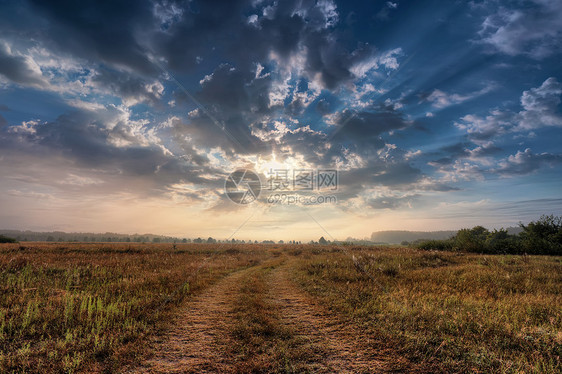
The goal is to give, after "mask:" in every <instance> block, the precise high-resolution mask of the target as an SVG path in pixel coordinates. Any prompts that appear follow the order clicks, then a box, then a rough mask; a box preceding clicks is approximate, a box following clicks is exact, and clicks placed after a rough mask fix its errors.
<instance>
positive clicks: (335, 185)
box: [0, 0, 562, 242]
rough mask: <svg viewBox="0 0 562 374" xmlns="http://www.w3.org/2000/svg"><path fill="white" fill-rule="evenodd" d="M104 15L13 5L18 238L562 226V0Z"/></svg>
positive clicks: (160, 6)
mask: <svg viewBox="0 0 562 374" xmlns="http://www.w3.org/2000/svg"><path fill="white" fill-rule="evenodd" d="M86 8H87V7H83V6H81V5H80V4H58V3H54V2H40V1H33V0H30V1H24V2H13V3H12V2H5V3H2V5H0V9H1V10H2V11H1V12H0V20H1V21H0V35H1V36H0V176H1V178H0V206H2V209H0V227H11V228H13V229H14V230H31V231H62V232H69V231H70V232H91V233H95V232H100V233H105V232H110V231H113V232H114V233H119V232H151V233H154V235H167V236H177V237H190V238H193V237H202V238H203V237H205V238H206V237H213V238H228V237H235V238H238V237H248V238H253V239H252V240H260V241H262V240H275V241H278V240H289V239H288V238H291V239H290V240H300V241H303V242H304V241H305V240H306V241H309V240H317V239H318V238H319V237H321V236H323V237H325V238H326V239H327V240H334V238H348V237H353V238H363V237H368V238H370V235H371V234H372V233H373V232H377V231H389V230H399V231H401V230H405V231H455V230H458V229H460V228H468V227H474V226H477V225H482V226H484V227H487V228H489V229H499V228H501V227H504V228H507V227H515V226H517V225H518V223H519V222H523V223H528V222H530V221H535V220H537V219H538V218H539V217H540V216H541V215H543V214H548V215H549V214H553V215H557V216H558V215H562V196H561V194H560V185H561V184H562V149H561V145H560V141H559V140H560V139H561V138H562V106H561V97H562V68H561V66H560V60H561V57H562V48H561V47H562V22H561V21H560V20H561V19H562V3H560V2H556V1H526V2H523V3H520V2H506V3H501V4H500V3H497V2H493V1H476V2H466V3H464V2H451V3H446V4H440V3H435V2H431V3H430V2H425V3H421V2H418V3H408V2H403V1H396V2H391V1H375V2H371V3H368V4H366V3H364V2H360V1H352V2H343V1H332V0H319V1H283V2H271V1H232V2H224V3H222V4H214V3H209V2H201V3H199V2H193V3H181V2H177V3H176V2H159V1H151V0H143V1H140V2H137V3H135V5H134V7H131V6H130V5H125V4H119V3H118V2H117V3H115V4H113V5H103V6H102V5H99V7H93V8H95V10H96V11H93V10H92V9H90V10H89V11H88V10H85V9H86ZM108 35H111V38H108ZM127 235H133V234H127ZM142 235H146V234H142ZM340 240H342V239H340Z"/></svg>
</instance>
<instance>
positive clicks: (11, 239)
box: [0, 235, 18, 243]
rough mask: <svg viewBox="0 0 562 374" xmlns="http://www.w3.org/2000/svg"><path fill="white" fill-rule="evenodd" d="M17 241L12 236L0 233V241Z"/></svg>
mask: <svg viewBox="0 0 562 374" xmlns="http://www.w3.org/2000/svg"><path fill="white" fill-rule="evenodd" d="M17 242H18V241H17V240H16V239H14V238H9V237H7V236H4V235H0V243H17Z"/></svg>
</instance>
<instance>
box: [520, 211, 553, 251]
mask: <svg viewBox="0 0 562 374" xmlns="http://www.w3.org/2000/svg"><path fill="white" fill-rule="evenodd" d="M520 226H521V228H523V231H522V232H521V234H520V237H521V240H522V247H523V250H524V251H525V252H526V253H529V254H548V255H562V217H556V216H554V215H550V216H547V215H543V216H541V218H540V219H538V220H537V221H536V222H529V224H528V225H527V226H525V225H523V224H520Z"/></svg>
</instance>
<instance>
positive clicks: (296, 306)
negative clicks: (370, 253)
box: [129, 263, 409, 373]
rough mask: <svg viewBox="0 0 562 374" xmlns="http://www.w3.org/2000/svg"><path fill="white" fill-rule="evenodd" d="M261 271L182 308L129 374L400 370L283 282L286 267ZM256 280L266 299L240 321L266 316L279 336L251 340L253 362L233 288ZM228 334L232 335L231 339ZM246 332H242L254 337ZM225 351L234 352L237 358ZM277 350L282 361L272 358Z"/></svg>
mask: <svg viewBox="0 0 562 374" xmlns="http://www.w3.org/2000/svg"><path fill="white" fill-rule="evenodd" d="M263 269H264V268H263V267H260V266H257V267H254V268H250V269H245V270H242V271H238V272H236V273H234V274H231V275H229V276H227V277H225V278H223V279H222V280H221V281H219V282H218V283H216V284H214V285H213V286H211V287H209V288H208V289H207V290H205V291H204V292H203V293H202V294H200V295H199V296H197V297H195V298H193V299H191V300H190V301H188V302H187V303H186V304H185V306H183V307H182V308H181V310H180V311H179V312H178V313H177V315H176V317H175V320H174V323H173V324H171V326H172V327H171V328H170V330H169V331H168V332H167V333H166V334H165V335H164V336H161V337H157V338H154V339H153V340H152V341H151V347H152V350H153V354H152V356H151V357H150V358H149V359H148V360H147V361H145V362H144V363H143V365H142V366H141V367H138V368H135V369H133V370H130V371H129V372H137V373H236V372H272V371H273V372H315V373H334V372H337V373H381V372H392V371H402V370H408V369H407V368H408V366H409V365H408V363H407V362H406V361H405V360H403V359H400V358H396V357H391V355H389V353H388V352H384V351H383V350H382V349H378V348H377V346H376V342H373V341H371V339H370V338H369V334H367V333H366V332H365V331H362V330H360V329H359V328H357V327H354V325H352V324H350V323H348V322H347V321H344V320H342V319H341V318H340V317H338V316H336V315H335V314H334V313H333V312H331V311H329V310H328V309H327V308H326V307H324V306H322V305H320V304H319V303H318V302H316V301H315V300H314V298H313V297H311V296H310V295H308V294H307V293H306V292H304V291H303V290H301V289H300V288H299V287H298V286H297V285H296V284H295V283H294V282H292V281H291V277H290V266H289V265H288V264H287V263H284V264H282V265H280V266H274V267H273V268H270V269H268V270H267V271H264V270H263ZM260 272H261V273H260ZM256 274H260V277H259V278H256V279H258V280H257V281H259V282H263V285H264V286H265V287H263V289H265V290H266V291H265V292H263V295H250V296H252V297H260V298H261V299H262V300H263V305H262V304H259V305H261V306H260V307H259V308H258V309H251V306H248V313H249V314H260V313H266V312H267V316H268V317H267V318H268V323H269V324H273V325H274V326H275V328H274V329H273V331H282V333H266V334H261V335H262V336H259V337H256V339H257V340H255V344H258V345H260V347H261V346H263V349H259V355H260V357H259V358H257V357H252V355H253V353H252V352H250V349H248V351H245V349H244V347H243V346H242V348H240V347H241V344H240V342H239V341H238V342H237V339H238V336H239V335H240V334H241V333H240V330H241V329H242V330H244V328H245V326H242V327H240V323H241V322H240V317H239V314H240V300H244V299H243V297H247V295H246V296H245V295H243V294H241V292H242V291H241V287H242V285H243V284H244V283H245V282H247V280H248V278H249V277H256ZM257 281H255V282H257ZM246 292H248V291H246ZM250 292H252V291H250ZM261 299H260V300H261ZM237 303H238V304H237ZM236 305H237V306H236ZM236 309H237V310H238V314H236V312H235V310H236ZM263 309H268V310H267V311H265V310H263ZM237 316H238V317H237ZM271 316H273V320H272V321H271V319H272V318H271ZM250 317H253V316H252V315H250ZM254 317H255V316H254ZM258 321H259V319H258ZM254 323H255V322H254ZM234 326H236V331H237V333H234V332H233V331H234V329H233V327H234ZM253 328H254V330H248V331H259V330H255V326H254V327H253ZM242 334H243V332H242ZM246 335H247V334H246ZM233 347H238V348H237V349H238V351H237V350H236V349H233ZM279 350H282V351H283V352H282V354H279V352H277V351H279ZM287 351H289V352H287ZM256 355H257V354H256ZM280 357H281V358H280ZM252 360H254V361H255V362H254V364H253V365H249V364H248V361H252ZM275 360H278V361H279V360H283V361H285V362H279V363H276V364H274V365H272V364H271V362H270V361H275ZM287 361H289V362H287ZM291 361H294V362H291ZM265 362H268V365H267V366H264V367H263V368H260V363H265Z"/></svg>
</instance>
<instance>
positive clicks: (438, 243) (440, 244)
mask: <svg viewBox="0 0 562 374" xmlns="http://www.w3.org/2000/svg"><path fill="white" fill-rule="evenodd" d="M414 245H415V246H416V248H419V249H423V250H426V251H430V250H437V251H450V250H452V249H453V242H452V241H451V240H450V239H447V240H429V239H428V240H420V241H416V242H415V243H414Z"/></svg>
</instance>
